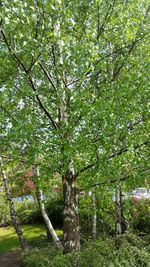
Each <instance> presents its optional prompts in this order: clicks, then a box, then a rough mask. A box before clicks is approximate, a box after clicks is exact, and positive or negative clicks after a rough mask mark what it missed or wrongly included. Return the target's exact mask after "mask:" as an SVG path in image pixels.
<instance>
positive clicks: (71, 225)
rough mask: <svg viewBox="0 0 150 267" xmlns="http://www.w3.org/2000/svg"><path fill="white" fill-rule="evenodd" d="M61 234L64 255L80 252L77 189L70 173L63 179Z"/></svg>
mask: <svg viewBox="0 0 150 267" xmlns="http://www.w3.org/2000/svg"><path fill="white" fill-rule="evenodd" d="M63 195H64V210H63V233H64V253H70V252H72V251H78V250H80V226H79V214H78V196H79V194H78V188H77V186H76V181H75V179H74V175H73V173H72V172H71V171H69V172H68V174H67V175H65V176H64V177H63Z"/></svg>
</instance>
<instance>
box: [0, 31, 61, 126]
mask: <svg viewBox="0 0 150 267" xmlns="http://www.w3.org/2000/svg"><path fill="white" fill-rule="evenodd" d="M1 33H2V36H3V39H4V42H5V44H6V45H7V47H8V49H9V51H10V53H11V55H12V57H13V59H14V60H15V61H16V62H17V64H19V66H20V67H21V68H22V69H23V71H24V72H25V74H26V76H27V78H28V81H29V85H30V86H31V88H32V90H33V91H34V92H35V93H36V87H35V85H34V83H33V80H32V77H31V75H30V73H29V71H28V69H27V68H26V67H25V65H24V63H23V62H22V61H21V60H20V59H19V58H18V56H17V55H16V54H15V52H14V51H13V49H12V48H11V46H10V45H9V43H8V41H7V38H6V36H5V33H4V31H3V30H1ZM36 99H37V101H38V103H39V106H40V108H41V109H42V110H43V111H44V113H45V114H46V116H47V117H48V118H49V119H50V121H51V123H52V125H53V127H54V129H57V128H58V125H57V123H56V122H55V121H54V120H53V119H52V116H51V114H50V113H49V111H48V110H47V108H46V107H45V106H44V104H43V103H42V101H41V99H40V97H39V96H38V95H37V94H36Z"/></svg>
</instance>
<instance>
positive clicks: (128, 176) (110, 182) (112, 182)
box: [80, 168, 150, 192]
mask: <svg viewBox="0 0 150 267" xmlns="http://www.w3.org/2000/svg"><path fill="white" fill-rule="evenodd" d="M135 170H137V171H138V170H139V169H137V168H135V169H133V171H135ZM149 170H150V169H149V168H148V169H145V168H143V169H140V170H139V171H140V172H147V171H149ZM130 177H132V174H127V175H125V176H123V177H121V178H120V179H108V180H107V181H103V182H98V183H95V184H93V185H91V186H90V187H89V188H81V189H80V192H81V191H83V190H85V189H91V188H94V187H97V186H102V185H106V184H115V183H117V182H123V181H125V180H127V179H129V178H130Z"/></svg>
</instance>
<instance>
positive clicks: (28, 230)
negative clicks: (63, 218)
mask: <svg viewBox="0 0 150 267" xmlns="http://www.w3.org/2000/svg"><path fill="white" fill-rule="evenodd" d="M22 229H23V234H24V236H25V238H26V239H27V241H28V242H29V243H34V242H35V243H36V242H37V240H40V239H42V237H44V236H45V228H44V226H43V225H23V226H22ZM56 232H57V234H58V235H60V234H62V231H61V230H56ZM18 248H19V242H18V237H17V235H16V232H15V230H14V228H13V227H12V226H8V227H1V228H0V254H2V253H6V252H8V251H14V250H16V249H18Z"/></svg>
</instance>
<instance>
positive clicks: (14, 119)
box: [1, 105, 19, 123]
mask: <svg viewBox="0 0 150 267" xmlns="http://www.w3.org/2000/svg"><path fill="white" fill-rule="evenodd" d="M1 107H2V109H3V110H4V111H5V112H6V113H7V114H8V115H9V116H10V117H11V119H12V120H13V121H14V122H16V123H19V122H18V121H17V119H16V118H15V117H14V116H13V115H12V114H11V113H10V112H9V111H8V110H7V109H6V108H5V107H4V106H3V105H1Z"/></svg>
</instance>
